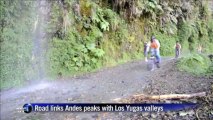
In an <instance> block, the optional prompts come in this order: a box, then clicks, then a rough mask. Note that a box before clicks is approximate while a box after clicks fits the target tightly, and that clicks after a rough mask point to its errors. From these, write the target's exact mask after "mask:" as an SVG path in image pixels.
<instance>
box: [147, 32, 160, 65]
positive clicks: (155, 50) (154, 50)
mask: <svg viewBox="0 0 213 120" xmlns="http://www.w3.org/2000/svg"><path fill="white" fill-rule="evenodd" d="M150 48H151V54H152V56H155V57H156V62H155V64H156V65H157V67H158V68H160V62H161V57H160V42H159V41H158V40H157V39H156V38H155V37H154V36H152V37H151V45H150Z"/></svg>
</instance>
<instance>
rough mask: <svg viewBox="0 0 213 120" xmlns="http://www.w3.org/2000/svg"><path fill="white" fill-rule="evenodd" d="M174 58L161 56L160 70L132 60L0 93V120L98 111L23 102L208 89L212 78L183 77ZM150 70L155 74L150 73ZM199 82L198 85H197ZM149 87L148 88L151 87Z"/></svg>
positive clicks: (78, 100)
mask: <svg viewBox="0 0 213 120" xmlns="http://www.w3.org/2000/svg"><path fill="white" fill-rule="evenodd" d="M174 62H175V61H174V60H172V59H168V58H166V59H164V61H163V63H162V66H161V68H160V69H156V70H155V71H154V72H150V71H147V69H146V63H145V62H142V61H135V62H130V63H126V64H123V65H119V66H116V67H113V68H105V69H102V70H99V71H97V72H95V73H90V74H86V75H82V76H78V77H73V78H69V79H68V78H67V79H61V80H57V81H48V80H43V81H42V82H40V83H36V84H32V85H29V86H26V87H23V88H20V89H11V90H7V91H3V92H1V120H16V119H17V120H22V119H30V120H37V119H45V120H52V119H58V120H59V119H65V120H68V119H84V120H87V119H97V118H98V114H97V113H78V114H76V113H30V114H26V113H20V112H18V111H19V110H18V109H17V108H22V106H23V105H24V104H25V103H39V102H40V103H64V102H70V103H85V102H87V103H97V102H98V103H100V102H108V103H109V102H113V101H112V99H115V98H126V97H128V96H130V95H133V94H137V93H146V94H148V93H150V94H152V93H177V92H178V93H190V92H194V91H201V89H202V90H203V88H206V89H207V88H208V87H209V86H208V85H209V83H210V82H211V81H212V80H208V79H196V84H195V85H194V84H191V82H193V81H194V80H193V79H194V78H193V77H191V78H190V77H186V76H185V75H182V73H179V72H177V71H175V70H173V71H172V68H173V64H174ZM151 73H154V75H152V74H151ZM189 78H190V79H189ZM197 84H200V87H196V85H197ZM150 86H151V87H150Z"/></svg>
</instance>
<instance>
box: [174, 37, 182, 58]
mask: <svg viewBox="0 0 213 120" xmlns="http://www.w3.org/2000/svg"><path fill="white" fill-rule="evenodd" d="M174 48H175V58H178V57H179V56H180V50H181V45H180V43H179V42H178V41H177V42H176V44H175V46H174Z"/></svg>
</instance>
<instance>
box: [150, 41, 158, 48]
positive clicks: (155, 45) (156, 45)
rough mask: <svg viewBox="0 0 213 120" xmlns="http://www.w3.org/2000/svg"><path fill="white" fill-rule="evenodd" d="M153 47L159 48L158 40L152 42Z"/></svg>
mask: <svg viewBox="0 0 213 120" xmlns="http://www.w3.org/2000/svg"><path fill="white" fill-rule="evenodd" d="M151 48H154V49H157V48H158V44H157V42H156V41H153V42H152V43H151Z"/></svg>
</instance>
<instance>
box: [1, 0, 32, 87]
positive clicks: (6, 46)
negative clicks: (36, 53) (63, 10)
mask: <svg viewBox="0 0 213 120" xmlns="http://www.w3.org/2000/svg"><path fill="white" fill-rule="evenodd" d="M33 7H34V3H33V2H32V1H21V2H20V1H19V0H14V1H7V0H1V1H0V14H1V18H0V21H1V33H0V35H1V40H0V46H1V54H0V66H1V67H0V69H1V73H0V80H1V88H8V87H11V86H19V85H22V84H23V81H25V80H29V79H31V78H32V77H33V75H34V74H33V72H32V68H31V66H30V65H31V60H32V59H31V58H32V56H31V51H32V26H33V22H34V20H35V18H34V17H33V16H34V15H33V14H32V13H33V12H31V11H34V10H33ZM29 74H31V75H29Z"/></svg>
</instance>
